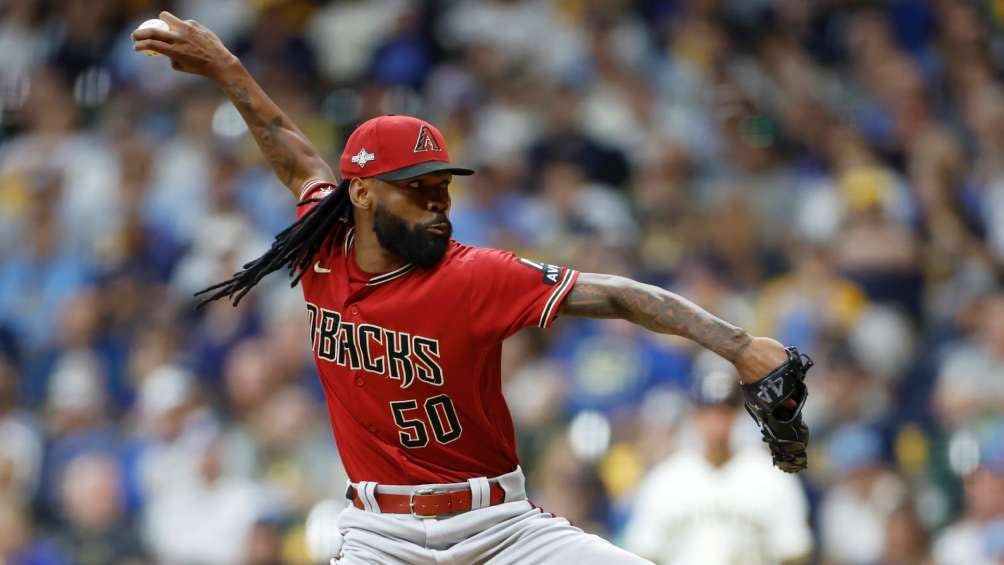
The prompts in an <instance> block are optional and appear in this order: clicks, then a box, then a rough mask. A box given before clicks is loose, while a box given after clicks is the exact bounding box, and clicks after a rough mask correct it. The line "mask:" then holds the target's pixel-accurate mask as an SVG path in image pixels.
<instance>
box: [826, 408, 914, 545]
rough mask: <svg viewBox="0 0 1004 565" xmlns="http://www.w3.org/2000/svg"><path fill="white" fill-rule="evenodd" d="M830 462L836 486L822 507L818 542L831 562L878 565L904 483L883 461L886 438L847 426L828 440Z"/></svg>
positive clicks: (872, 432) (860, 426)
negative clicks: (884, 439) (883, 443)
mask: <svg viewBox="0 0 1004 565" xmlns="http://www.w3.org/2000/svg"><path fill="white" fill-rule="evenodd" d="M826 462H827V464H828V465H830V466H831V467H832V469H831V472H832V475H833V477H834V484H833V486H831V487H830V488H829V489H827V491H826V495H825V497H824V498H823V501H822V504H821V506H820V509H819V513H820V517H819V521H820V541H821V545H822V554H823V557H824V558H825V559H826V560H827V562H833V563H861V564H865V563H875V562H879V559H880V558H881V557H882V552H883V547H884V545H885V539H886V535H887V534H886V532H887V531H888V530H889V529H890V527H891V526H889V520H890V516H891V515H892V514H893V512H894V511H895V510H896V509H897V508H899V507H900V506H901V505H902V504H903V502H904V496H905V494H906V492H905V488H906V485H904V484H903V481H902V479H901V478H900V477H899V476H897V475H896V473H895V472H893V471H892V470H891V469H889V468H888V467H887V466H886V465H885V464H884V461H883V451H882V438H881V437H880V436H879V435H878V433H877V432H876V431H875V430H873V429H870V428H868V427H866V426H863V425H859V424H848V425H845V426H843V427H841V428H839V429H837V430H836V431H835V432H834V433H833V436H832V437H831V438H830V439H829V441H828V445H827V450H826Z"/></svg>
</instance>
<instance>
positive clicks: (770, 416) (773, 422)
mask: <svg viewBox="0 0 1004 565" xmlns="http://www.w3.org/2000/svg"><path fill="white" fill-rule="evenodd" d="M785 351H787V352H788V360H787V361H786V362H785V363H784V364H783V365H781V366H780V367H778V368H777V369H774V371H772V372H771V373H770V374H769V375H767V376H766V377H764V378H763V379H761V380H759V381H757V382H755V383H749V384H744V385H742V389H743V396H744V397H745V402H746V411H747V412H749V413H750V416H753V419H754V420H756V423H757V425H758V426H760V432H761V433H762V434H763V441H764V443H766V444H767V445H768V446H770V454H771V456H773V458H774V466H775V467H777V468H778V469H781V470H782V471H784V472H785V473H797V472H799V471H801V470H802V469H805V466H806V464H807V463H808V458H807V456H806V453H805V449H806V447H808V445H809V428H808V427H807V426H806V425H805V422H803V421H802V407H803V406H805V397H806V396H807V395H808V393H809V391H808V389H807V388H806V387H805V373H806V372H807V371H808V370H809V368H811V367H812V359H809V356H808V355H803V354H801V353H799V352H798V349H796V348H794V347H787V348H785Z"/></svg>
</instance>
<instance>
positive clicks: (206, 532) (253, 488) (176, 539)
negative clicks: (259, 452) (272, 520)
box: [144, 441, 267, 564]
mask: <svg viewBox="0 0 1004 565" xmlns="http://www.w3.org/2000/svg"><path fill="white" fill-rule="evenodd" d="M220 455H221V454H220V449H219V444H218V443H217V442H216V441H212V442H210V443H209V444H208V445H206V446H205V449H204V451H203V452H202V453H201V454H200V455H198V456H197V461H196V464H197V465H198V474H197V476H195V477H192V478H191V479H190V480H188V481H175V482H174V483H170V484H165V485H164V486H163V487H160V488H158V489H157V490H156V491H154V493H153V496H152V497H151V500H150V504H149V507H148V508H147V511H146V516H145V518H144V530H145V532H146V537H147V539H148V540H149V543H150V547H151V549H152V551H153V553H154V555H155V556H156V557H157V559H158V560H160V561H167V562H182V563H193V564H210V563H214V564H215V563H220V564H226V563H241V562H242V560H243V559H244V556H245V552H246V550H247V548H248V542H249V539H250V538H249V536H250V535H251V533H252V531H253V529H254V526H255V523H256V522H257V521H258V519H259V517H260V516H261V513H262V512H263V508H265V506H264V505H265V504H266V503H267V500H266V499H265V496H264V492H263V490H262V489H261V487H259V486H258V485H256V484H255V483H254V482H252V481H249V480H247V479H243V478H240V477H235V476H227V475H224V474H223V469H222V466H221V465H222V462H221V460H220Z"/></svg>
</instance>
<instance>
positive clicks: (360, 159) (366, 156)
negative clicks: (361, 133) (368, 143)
mask: <svg viewBox="0 0 1004 565" xmlns="http://www.w3.org/2000/svg"><path fill="white" fill-rule="evenodd" d="M374 159H376V155H374V154H372V153H370V152H369V151H366V148H365V147H363V148H362V149H360V150H359V153H356V154H355V155H353V156H352V162H353V163H355V164H357V165H359V168H360V169H362V168H364V167H365V166H366V163H369V162H370V161H373V160H374Z"/></svg>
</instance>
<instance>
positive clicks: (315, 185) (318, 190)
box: [296, 179, 336, 220]
mask: <svg viewBox="0 0 1004 565" xmlns="http://www.w3.org/2000/svg"><path fill="white" fill-rule="evenodd" d="M335 186H336V185H335V183H333V182H330V181H326V180H319V179H310V180H308V181H307V182H305V183H303V187H302V188H301V189H300V199H299V200H298V201H297V203H296V219H297V220H299V219H300V218H302V217H303V216H304V214H306V213H307V212H309V211H311V210H312V209H313V208H314V206H317V201H318V200H320V199H321V198H324V195H325V194H327V193H328V192H331V191H332V190H333V189H334V188H335Z"/></svg>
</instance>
